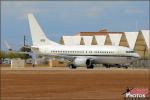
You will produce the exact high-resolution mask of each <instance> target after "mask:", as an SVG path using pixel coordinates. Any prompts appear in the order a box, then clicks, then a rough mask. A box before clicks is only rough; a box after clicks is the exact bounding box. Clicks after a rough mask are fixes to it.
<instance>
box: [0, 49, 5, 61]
mask: <svg viewBox="0 0 150 100" xmlns="http://www.w3.org/2000/svg"><path fill="white" fill-rule="evenodd" d="M5 56H6V54H5V52H4V51H2V50H0V59H1V58H5Z"/></svg>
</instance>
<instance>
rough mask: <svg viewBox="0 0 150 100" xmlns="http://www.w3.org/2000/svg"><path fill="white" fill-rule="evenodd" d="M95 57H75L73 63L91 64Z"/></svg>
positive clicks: (80, 64)
mask: <svg viewBox="0 0 150 100" xmlns="http://www.w3.org/2000/svg"><path fill="white" fill-rule="evenodd" d="M93 62H94V60H93V59H87V58H75V60H74V62H73V64H74V65H75V66H91V65H92V64H93Z"/></svg>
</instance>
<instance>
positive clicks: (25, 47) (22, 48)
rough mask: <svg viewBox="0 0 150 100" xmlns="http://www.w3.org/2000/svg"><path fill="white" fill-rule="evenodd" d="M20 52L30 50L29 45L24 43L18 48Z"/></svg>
mask: <svg viewBox="0 0 150 100" xmlns="http://www.w3.org/2000/svg"><path fill="white" fill-rule="evenodd" d="M20 51H21V52H31V48H30V46H28V45H26V46H23V47H21V48H20Z"/></svg>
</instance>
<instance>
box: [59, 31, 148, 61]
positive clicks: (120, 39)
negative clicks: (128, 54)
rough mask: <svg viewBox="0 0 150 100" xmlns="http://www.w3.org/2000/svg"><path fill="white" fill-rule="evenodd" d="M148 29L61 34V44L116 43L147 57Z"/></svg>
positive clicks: (144, 57) (143, 57)
mask: <svg viewBox="0 0 150 100" xmlns="http://www.w3.org/2000/svg"><path fill="white" fill-rule="evenodd" d="M149 35H150V31H149V30H140V31H138V32H107V30H105V31H104V30H102V31H99V32H79V33H78V34H77V35H75V36H62V37H61V40H60V43H61V44H63V45H116V46H126V47H129V48H131V49H134V50H135V52H137V53H139V54H140V56H141V57H142V59H148V58H149V56H150V55H149V53H148V52H149V45H150V44H149Z"/></svg>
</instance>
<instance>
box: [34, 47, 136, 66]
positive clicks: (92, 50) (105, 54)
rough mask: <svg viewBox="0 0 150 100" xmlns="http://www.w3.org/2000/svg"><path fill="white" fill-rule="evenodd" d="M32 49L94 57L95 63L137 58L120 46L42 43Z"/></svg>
mask: <svg viewBox="0 0 150 100" xmlns="http://www.w3.org/2000/svg"><path fill="white" fill-rule="evenodd" d="M33 48H38V50H37V51H36V50H34V49H33V51H34V52H37V53H39V54H43V55H62V56H63V55H65V56H71V57H74V58H81V59H86V58H87V59H94V62H95V63H97V64H125V63H131V62H133V61H136V60H137V59H138V58H139V55H138V54H137V53H134V52H133V50H131V49H129V48H127V47H122V46H96V45H94V46H83V45H79V46H67V45H59V46H58V45H57V46H54V45H44V46H33Z"/></svg>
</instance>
